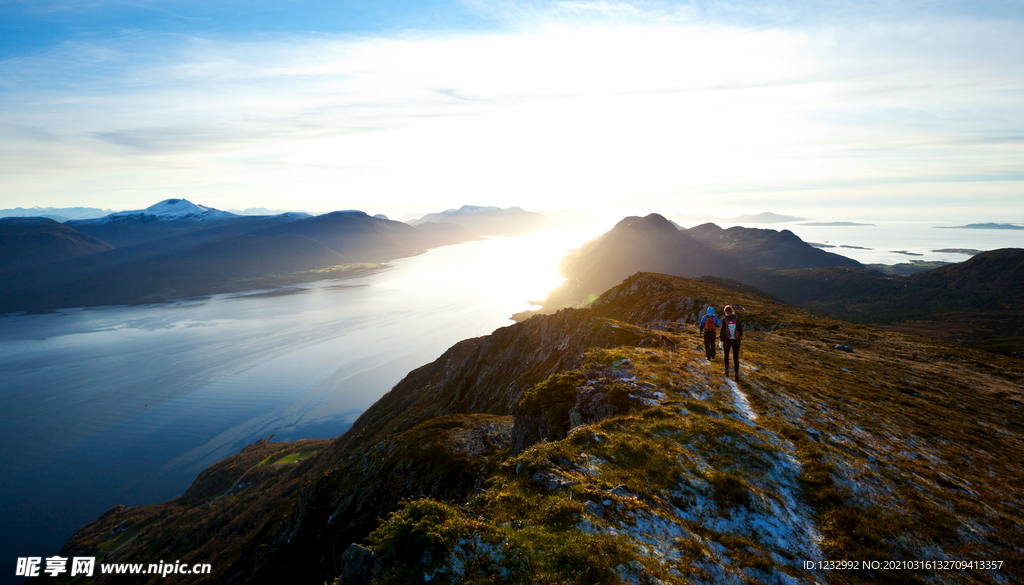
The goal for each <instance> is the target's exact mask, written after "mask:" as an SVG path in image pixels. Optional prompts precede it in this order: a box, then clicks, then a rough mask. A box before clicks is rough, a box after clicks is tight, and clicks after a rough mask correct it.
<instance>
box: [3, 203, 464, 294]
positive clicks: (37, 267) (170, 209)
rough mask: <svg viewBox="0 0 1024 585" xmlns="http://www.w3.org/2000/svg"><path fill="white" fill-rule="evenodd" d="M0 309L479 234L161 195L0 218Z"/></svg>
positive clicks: (181, 284) (344, 262) (317, 267)
mask: <svg viewBox="0 0 1024 585" xmlns="http://www.w3.org/2000/svg"><path fill="white" fill-rule="evenodd" d="M0 238H2V241H3V243H4V246H3V248H2V250H0V280H2V281H3V284H4V285H5V286H4V287H3V289H2V290H0V312H5V311H16V310H40V309H54V308H61V307H76V306H92V305H103V304H125V303H141V302H154V301H158V300H165V299H170V298H182V297H188V296H196V295H203V294H211V293H214V292H230V291H234V290H247V289H254V288H267V287H272V286H279V285H281V284H287V283H290V282H304V281H308V280H317V279H322V278H336V277H340V276H343V275H346V274H351V273H353V272H356V271H360V270H366V269H369V268H372V265H375V264H379V263H380V262H385V261H387V260H391V259H394V258H400V257H403V256H410V255H413V254H419V253H421V252H423V251H425V250H427V249H428V248H433V247H437V246H443V245H449V244H455V243H459V242H464V241H469V240H474V239H479V236H477V235H476V234H473V233H471V232H469V231H468V230H466V229H465V228H463V227H461V226H458V225H456V224H452V223H446V224H430V225H427V226H426V227H424V228H423V229H419V228H416V227H413V226H410V225H407V224H404V223H402V222H397V221H391V220H388V219H381V218H379V217H371V216H369V215H367V214H366V213H364V212H362V211H338V212H333V213H328V214H324V215H319V216H316V217H313V216H310V215H308V214H305V213H284V214H279V215H270V216H242V215H236V214H234V213H230V212H226V211H220V210H217V209H213V208H210V207H205V206H202V205H196V204H194V203H192V202H190V201H187V200H184V199H168V200H166V201H161V202H160V203H157V204H155V205H153V206H150V207H148V208H146V209H141V210H136V211H123V212H118V213H112V214H108V215H106V216H104V217H100V218H91V219H85V220H73V221H69V222H67V223H65V224H64V225H61V224H59V223H57V222H55V221H52V220H49V219H41V218H37V219H24V218H13V219H3V220H0Z"/></svg>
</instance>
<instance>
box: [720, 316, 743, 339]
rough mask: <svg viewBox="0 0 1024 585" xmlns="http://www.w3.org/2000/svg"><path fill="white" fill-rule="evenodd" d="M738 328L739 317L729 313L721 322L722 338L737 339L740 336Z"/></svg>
mask: <svg viewBox="0 0 1024 585" xmlns="http://www.w3.org/2000/svg"><path fill="white" fill-rule="evenodd" d="M739 328H740V326H739V319H737V318H736V317H735V316H734V315H730V316H728V317H726V318H725V321H724V322H723V323H722V336H723V338H724V339H725V340H726V341H739V338H740V331H739Z"/></svg>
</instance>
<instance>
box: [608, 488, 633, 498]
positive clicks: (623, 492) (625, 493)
mask: <svg viewBox="0 0 1024 585" xmlns="http://www.w3.org/2000/svg"><path fill="white" fill-rule="evenodd" d="M608 493H609V494H611V495H613V496H618V497H620V498H633V499H636V495H635V494H634V493H633V492H631V491H629V490H627V489H626V486H624V485H617V486H615V487H613V488H612V489H610V490H608Z"/></svg>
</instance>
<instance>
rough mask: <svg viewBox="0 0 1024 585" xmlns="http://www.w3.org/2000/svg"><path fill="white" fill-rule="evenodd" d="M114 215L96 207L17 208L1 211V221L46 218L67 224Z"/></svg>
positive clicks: (107, 210) (109, 211)
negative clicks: (73, 220) (21, 218)
mask: <svg viewBox="0 0 1024 585" xmlns="http://www.w3.org/2000/svg"><path fill="white" fill-rule="evenodd" d="M111 213H114V212H113V211H111V210H109V209H99V208H96V207H27V208H26V207H15V208H14V209H0V219H3V218H6V217H45V218H48V219H52V220H54V221H59V222H65V221H67V220H69V219H89V218H92V217H103V216H104V215H108V214H111Z"/></svg>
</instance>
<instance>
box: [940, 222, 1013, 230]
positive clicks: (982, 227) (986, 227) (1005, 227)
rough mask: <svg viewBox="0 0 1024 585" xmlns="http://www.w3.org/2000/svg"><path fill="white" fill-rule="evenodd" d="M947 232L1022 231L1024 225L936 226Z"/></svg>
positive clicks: (973, 224)
mask: <svg viewBox="0 0 1024 585" xmlns="http://www.w3.org/2000/svg"><path fill="white" fill-rule="evenodd" d="M935 227H937V228H939V229H947V230H1024V225H1020V224H1015V223H993V222H989V223H969V224H967V225H937V226H935Z"/></svg>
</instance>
